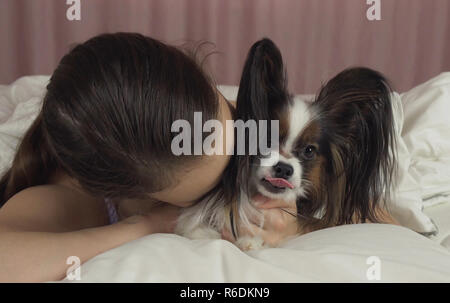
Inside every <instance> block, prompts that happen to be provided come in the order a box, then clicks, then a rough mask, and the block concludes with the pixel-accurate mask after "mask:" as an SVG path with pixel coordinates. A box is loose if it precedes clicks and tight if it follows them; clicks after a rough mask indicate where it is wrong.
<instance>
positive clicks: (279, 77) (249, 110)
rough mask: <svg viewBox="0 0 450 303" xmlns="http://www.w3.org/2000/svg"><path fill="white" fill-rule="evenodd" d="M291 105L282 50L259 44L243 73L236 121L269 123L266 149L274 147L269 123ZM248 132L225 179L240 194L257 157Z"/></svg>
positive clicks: (227, 186) (231, 162)
mask: <svg viewBox="0 0 450 303" xmlns="http://www.w3.org/2000/svg"><path fill="white" fill-rule="evenodd" d="M289 102H290V95H289V93H288V91H287V80H286V72H285V69H284V65H283V58H282V56H281V52H280V50H279V49H278V47H277V46H276V45H275V43H273V42H272V41H271V40H270V39H267V38H265V39H262V40H259V41H257V42H256V43H254V44H253V45H252V47H251V48H250V50H249V52H248V55H247V59H246V61H245V64H244V69H243V71H242V76H241V81H240V84H239V92H238V96H237V100H236V111H235V117H234V118H235V120H242V121H243V122H244V123H246V122H247V121H249V120H254V121H255V122H256V123H257V124H258V121H260V120H266V121H267V124H266V125H267V129H266V131H267V133H266V137H265V138H267V141H268V142H267V145H266V146H272V142H270V138H271V136H270V134H271V127H270V126H271V123H270V120H278V119H279V114H278V113H279V112H281V110H282V108H284V106H285V105H288V104H289ZM235 131H236V129H235ZM246 131H247V133H246V134H245V142H246V147H245V154H244V155H239V154H240V153H239V152H237V148H242V147H237V146H235V156H234V157H232V158H231V160H230V164H229V166H228V168H227V169H226V171H225V175H224V178H223V179H227V180H232V182H233V183H234V184H233V186H234V190H235V191H236V192H239V193H240V192H241V190H243V191H247V189H248V187H247V186H246V185H247V182H248V175H249V171H250V163H251V161H253V159H254V156H252V155H249V146H248V145H249V144H250V141H251V140H250V138H249V133H248V130H247V129H246ZM259 131H260V130H258V137H259ZM235 138H236V137H235ZM253 142H254V141H253ZM276 144H278V142H276ZM241 151H242V149H241ZM225 183H227V182H225ZM229 186H230V184H228V183H227V184H225V187H226V188H227V190H226V192H229V189H230V188H229Z"/></svg>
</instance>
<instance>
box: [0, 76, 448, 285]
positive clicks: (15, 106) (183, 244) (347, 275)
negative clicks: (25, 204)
mask: <svg viewBox="0 0 450 303" xmlns="http://www.w3.org/2000/svg"><path fill="white" fill-rule="evenodd" d="M48 80H49V77H48V76H27V77H22V78H20V79H18V80H16V81H15V82H14V83H12V84H11V85H0V172H3V171H4V170H5V169H7V168H8V167H9V166H10V165H11V160H12V156H13V154H14V151H15V149H16V146H17V143H18V142H19V140H20V138H21V136H22V135H23V133H24V132H25V131H26V129H27V128H28V126H29V125H30V124H31V122H32V121H33V119H34V118H35V117H36V115H37V113H38V111H39V109H40V106H41V104H42V96H43V95H44V93H45V86H46V84H47V82H48ZM218 88H219V89H220V90H221V92H222V93H223V94H224V96H225V97H226V98H227V99H231V100H235V96H236V94H237V87H233V86H219V87H218ZM296 98H304V99H310V98H311V96H307V95H298V96H296ZM392 99H393V104H394V112H395V121H396V129H397V132H398V139H399V142H398V147H397V148H398V153H399V168H400V170H399V176H398V181H399V182H398V184H399V185H398V187H397V189H396V193H395V194H396V196H395V199H394V201H393V203H392V205H390V208H391V210H392V213H393V214H394V217H395V218H396V219H397V220H398V221H399V222H400V223H401V224H402V226H394V225H388V224H355V225H346V226H339V227H333V228H327V229H323V230H319V231H316V232H312V233H309V234H306V235H303V236H300V237H296V238H294V239H291V240H290V241H288V242H286V243H285V244H284V245H282V246H281V247H278V248H267V249H263V250H258V251H250V252H242V251H240V250H239V249H238V248H237V247H235V246H234V245H233V244H231V243H230V242H227V241H225V240H206V239H205V240H189V239H186V238H183V237H180V236H178V235H174V234H153V235H148V236H146V237H143V238H140V239H137V240H135V241H132V242H129V243H126V244H124V245H122V246H120V247H117V248H114V249H111V250H109V251H107V252H104V253H102V254H100V255H98V256H96V257H94V258H92V259H91V260H89V261H87V262H86V263H84V264H83V265H82V266H81V270H80V277H81V279H80V280H76V279H75V280H73V279H69V278H66V279H64V280H63V281H53V282H64V283H70V282H450V119H449V115H450V73H442V74H440V75H438V76H436V77H435V78H432V79H430V80H429V81H427V82H425V83H423V84H421V85H419V86H417V87H415V88H413V89H411V90H410V91H408V92H404V93H401V94H400V93H394V94H393V98H392Z"/></svg>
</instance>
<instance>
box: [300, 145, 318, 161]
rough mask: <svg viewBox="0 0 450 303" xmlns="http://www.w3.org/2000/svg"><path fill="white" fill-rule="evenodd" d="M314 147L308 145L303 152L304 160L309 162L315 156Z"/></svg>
mask: <svg viewBox="0 0 450 303" xmlns="http://www.w3.org/2000/svg"><path fill="white" fill-rule="evenodd" d="M316 150H317V149H316V147H315V146H314V145H308V146H307V147H305V149H304V150H303V157H304V158H305V159H308V160H311V159H312V158H314V156H315V155H316Z"/></svg>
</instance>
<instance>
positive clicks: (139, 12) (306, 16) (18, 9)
mask: <svg viewBox="0 0 450 303" xmlns="http://www.w3.org/2000/svg"><path fill="white" fill-rule="evenodd" d="M65 3H66V1H65V0H0V83H9V82H11V81H13V80H14V79H16V78H17V77H20V76H23V75H29V74H51V73H52V71H53V69H54V68H55V66H56V64H57V62H58V61H59V59H60V58H61V56H62V55H63V54H64V53H66V52H67V51H68V50H69V47H70V45H71V44H73V43H77V42H82V41H84V40H86V39H88V38H90V37H92V36H94V35H96V34H99V33H103V32H116V31H136V32H141V33H143V34H146V35H149V36H152V37H154V38H159V39H162V40H164V41H166V42H168V43H171V44H176V45H179V44H182V43H183V42H185V41H186V40H201V39H203V40H208V41H211V42H213V43H215V45H216V50H217V51H219V52H220V54H216V55H213V56H212V57H210V58H209V59H208V63H209V65H210V69H211V71H212V73H213V75H214V76H215V78H216V79H217V82H218V83H222V84H238V82H239V76H240V72H241V69H242V65H243V61H244V59H245V56H246V53H247V51H248V48H249V47H250V45H251V44H252V43H253V42H255V41H256V40H257V39H259V38H261V37H263V36H267V37H269V38H271V39H273V40H274V41H275V42H276V43H277V44H278V45H279V47H280V49H281V51H282V53H283V55H284V58H285V61H286V63H287V68H288V74H289V80H290V87H291V89H292V90H293V91H294V92H296V93H312V92H315V91H316V90H317V89H318V87H319V85H320V83H321V82H322V81H324V80H326V79H328V78H329V77H330V76H332V75H334V74H335V73H337V72H338V71H340V70H342V69H343V68H345V67H348V66H352V65H366V66H369V67H372V68H375V69H378V70H380V71H381V72H383V73H385V74H386V75H387V76H388V77H389V78H391V79H392V80H393V83H394V86H395V88H396V90H398V91H405V90H407V89H409V88H411V87H413V86H414V85H417V84H419V83H421V82H423V81H425V80H427V79H429V78H430V77H432V76H435V75H437V74H438V73H440V72H442V71H448V70H450V1H449V0H426V1H425V0H395V1H394V0H381V17H382V20H381V21H368V20H367V18H366V10H367V8H368V5H367V4H366V0H154V1H146V0H81V21H68V20H67V19H66V10H67V8H68V6H67V5H66V4H65Z"/></svg>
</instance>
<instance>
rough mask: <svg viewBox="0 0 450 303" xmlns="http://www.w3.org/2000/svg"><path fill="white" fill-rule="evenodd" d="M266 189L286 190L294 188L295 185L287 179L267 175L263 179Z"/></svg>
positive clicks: (276, 191) (271, 190) (278, 191)
mask: <svg viewBox="0 0 450 303" xmlns="http://www.w3.org/2000/svg"><path fill="white" fill-rule="evenodd" d="M261 183H262V185H263V186H264V188H265V189H266V190H268V191H269V192H272V193H281V192H284V191H285V190H286V189H287V188H289V189H293V188H294V186H293V185H292V184H291V183H290V182H289V181H288V180H286V179H283V178H271V177H265V178H263V179H262V180H261Z"/></svg>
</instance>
